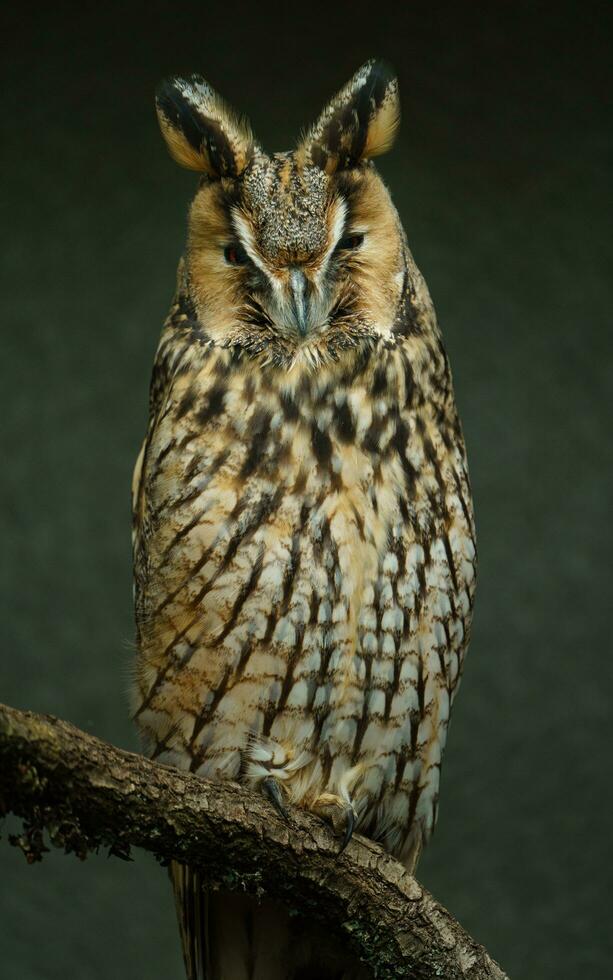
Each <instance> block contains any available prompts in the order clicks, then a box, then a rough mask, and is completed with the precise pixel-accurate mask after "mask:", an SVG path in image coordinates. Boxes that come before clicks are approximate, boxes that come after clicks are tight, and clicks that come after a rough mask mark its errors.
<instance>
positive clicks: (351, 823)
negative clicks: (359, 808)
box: [337, 805, 355, 857]
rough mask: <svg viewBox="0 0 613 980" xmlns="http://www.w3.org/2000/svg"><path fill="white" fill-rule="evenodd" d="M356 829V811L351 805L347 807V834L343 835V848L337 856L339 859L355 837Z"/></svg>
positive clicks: (341, 847)
mask: <svg viewBox="0 0 613 980" xmlns="http://www.w3.org/2000/svg"><path fill="white" fill-rule="evenodd" d="M354 827H355V810H354V809H353V807H352V806H351V805H349V806H348V807H347V810H346V811H345V833H344V834H343V840H342V842H341V846H340V849H339V852H338V854H337V857H340V856H341V854H342V853H343V851H344V850H345V848H346V847H347V844H348V843H349V841H350V840H351V838H352V837H353V830H354Z"/></svg>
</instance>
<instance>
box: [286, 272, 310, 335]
mask: <svg viewBox="0 0 613 980" xmlns="http://www.w3.org/2000/svg"><path fill="white" fill-rule="evenodd" d="M289 287H290V295H291V311H292V317H293V320H294V326H295V327H296V329H297V330H298V333H299V334H300V336H301V337H306V335H307V330H308V326H309V301H308V295H307V294H308V282H307V277H306V276H305V274H304V272H303V271H302V269H295V268H294V269H292V270H291V272H290V274H289Z"/></svg>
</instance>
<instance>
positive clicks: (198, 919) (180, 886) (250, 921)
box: [170, 861, 372, 980]
mask: <svg viewBox="0 0 613 980" xmlns="http://www.w3.org/2000/svg"><path fill="white" fill-rule="evenodd" d="M170 876H171V879H172V883H173V888H174V892H175V900H176V904H177V915H178V919H179V929H180V932H181V942H182V945H183V958H184V960H185V971H186V974H187V980H371V978H372V974H371V973H370V972H369V971H368V970H367V969H366V967H365V966H364V965H363V964H361V963H360V962H359V961H358V960H357V959H355V958H354V957H353V956H352V955H351V954H347V953H346V952H343V950H342V942H339V940H338V938H337V937H334V936H331V935H330V932H329V930H326V928H325V926H322V925H321V924H319V923H313V922H309V921H307V920H305V919H302V918H301V917H300V916H296V915H292V916H290V914H289V912H288V911H287V909H285V908H284V907H283V906H282V905H280V904H278V903H276V902H273V901H269V900H264V901H262V902H259V901H257V899H255V898H252V897H250V896H249V895H238V894H234V893H232V894H231V893H224V892H209V891H207V890H206V887H204V886H203V880H202V877H201V875H200V874H199V872H197V871H193V870H192V869H191V868H188V867H186V866H185V865H182V864H178V863H177V862H174V861H173V862H172V864H171V866H170Z"/></svg>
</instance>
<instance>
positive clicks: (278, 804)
mask: <svg viewBox="0 0 613 980" xmlns="http://www.w3.org/2000/svg"><path fill="white" fill-rule="evenodd" d="M262 789H263V791H264V793H265V794H266V796H267V797H268V799H269V800H270V802H271V803H272V805H273V806H274V808H275V810H276V811H277V813H278V814H279V816H280V817H283V819H284V820H285V821H286V822H287V823H289V812H288V810H287V807H286V806H285V800H284V799H283V791H282V789H281V787H280V786H279V781H278V779H275V777H274V776H266V778H265V779H264V780H262Z"/></svg>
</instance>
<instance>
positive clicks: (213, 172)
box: [155, 75, 255, 177]
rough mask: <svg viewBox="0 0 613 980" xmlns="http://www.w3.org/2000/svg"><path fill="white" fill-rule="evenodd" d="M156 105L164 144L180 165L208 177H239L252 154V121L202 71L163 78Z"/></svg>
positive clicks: (253, 147) (253, 146)
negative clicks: (214, 86) (229, 101)
mask: <svg viewBox="0 0 613 980" xmlns="http://www.w3.org/2000/svg"><path fill="white" fill-rule="evenodd" d="M155 105H156V109H157V114H158V121H159V123H160V129H161V130H162V135H163V137H164V139H165V140H166V145H167V146H168V149H169V150H170V153H171V156H172V157H173V158H174V159H175V160H176V161H177V163H179V164H180V165H181V166H182V167H187V169H188V170H198V171H200V172H201V173H206V174H208V175H209V177H238V176H239V175H240V174H241V173H242V172H243V170H244V169H245V167H246V166H247V164H248V163H249V162H250V160H251V159H252V157H253V154H254V150H255V144H254V140H253V135H252V133H251V129H250V127H249V124H248V123H247V122H246V121H245V120H243V119H239V117H238V116H237V115H236V114H235V113H234V111H233V110H232V109H231V108H230V107H229V106H228V105H226V103H225V102H224V101H223V99H222V98H221V97H220V96H219V95H218V94H217V92H215V90H214V89H212V88H211V86H210V85H209V84H208V82H206V81H205V80H204V78H201V77H200V76H199V75H192V76H191V78H188V79H183V78H170V79H168V80H167V81H164V82H162V83H161V84H160V85H159V86H158V89H157V92H156V96H155Z"/></svg>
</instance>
